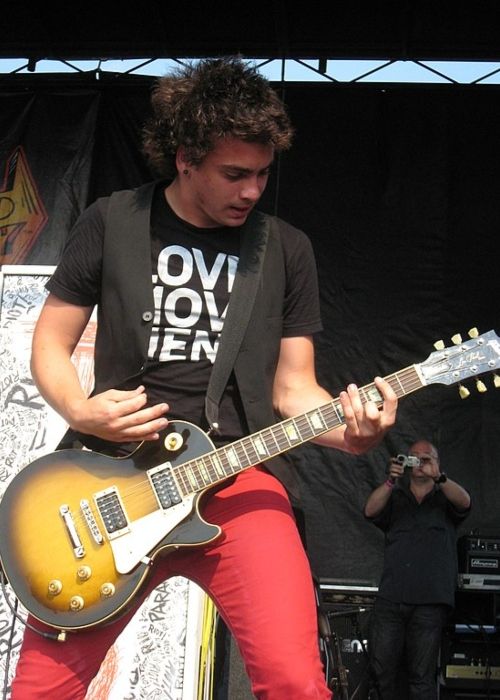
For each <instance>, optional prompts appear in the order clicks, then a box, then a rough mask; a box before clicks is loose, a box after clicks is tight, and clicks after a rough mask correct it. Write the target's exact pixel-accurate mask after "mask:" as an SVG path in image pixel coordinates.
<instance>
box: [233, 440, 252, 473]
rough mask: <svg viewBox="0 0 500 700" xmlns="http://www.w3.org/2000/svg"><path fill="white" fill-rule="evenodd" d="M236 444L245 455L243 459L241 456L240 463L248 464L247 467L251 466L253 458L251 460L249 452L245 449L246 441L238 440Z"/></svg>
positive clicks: (242, 464)
mask: <svg viewBox="0 0 500 700" xmlns="http://www.w3.org/2000/svg"><path fill="white" fill-rule="evenodd" d="M235 445H236V446H237V447H239V448H240V452H241V453H242V455H243V459H242V458H241V457H240V465H241V466H247V467H249V466H250V465H251V464H252V460H251V459H250V457H249V456H248V452H247V451H246V449H245V443H244V441H243V440H238V442H237V443H235Z"/></svg>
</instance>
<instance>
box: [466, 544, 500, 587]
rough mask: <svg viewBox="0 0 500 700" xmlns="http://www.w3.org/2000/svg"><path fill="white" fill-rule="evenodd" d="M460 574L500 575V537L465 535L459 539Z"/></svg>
mask: <svg viewBox="0 0 500 700" xmlns="http://www.w3.org/2000/svg"><path fill="white" fill-rule="evenodd" d="M458 571H459V573H460V574H482V575H484V576H488V577H490V576H500V538H499V537H487V536H482V535H474V536H473V535H464V536H462V537H460V538H459V540H458Z"/></svg>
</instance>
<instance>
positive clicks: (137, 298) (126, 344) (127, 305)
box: [94, 183, 298, 497]
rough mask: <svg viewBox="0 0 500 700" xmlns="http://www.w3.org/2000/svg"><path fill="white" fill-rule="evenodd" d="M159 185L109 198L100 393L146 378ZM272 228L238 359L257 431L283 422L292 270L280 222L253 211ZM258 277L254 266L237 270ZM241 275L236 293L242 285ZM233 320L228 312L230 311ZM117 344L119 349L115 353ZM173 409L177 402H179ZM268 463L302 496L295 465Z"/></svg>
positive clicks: (254, 221) (255, 221)
mask: <svg viewBox="0 0 500 700" xmlns="http://www.w3.org/2000/svg"><path fill="white" fill-rule="evenodd" d="M154 186H155V183H149V184H147V185H144V186H142V187H140V188H139V189H137V190H123V191H121V192H116V193H114V194H113V195H112V196H111V197H110V200H109V206H108V215H107V220H106V231H105V237H104V248H103V267H102V287H101V294H102V297H101V302H100V305H99V310H98V324H97V335H96V343H95V389H94V393H99V392H101V391H105V390H106V389H109V388H112V387H118V386H122V385H123V384H127V383H128V382H129V381H130V380H134V379H137V380H138V381H140V377H141V375H142V373H143V371H144V369H145V367H146V364H147V351H148V347H149V337H150V333H151V328H152V322H153V317H154V300H153V284H152V270H151V242H150V213H151V201H152V196H153V192H154ZM264 224H265V225H266V226H268V229H269V230H268V236H267V246H266V249H265V257H264V260H263V262H262V275H261V277H260V279H259V283H258V288H257V290H256V298H255V303H254V305H253V309H252V311H251V314H250V318H249V321H248V325H247V328H246V331H245V333H244V335H243V338H242V340H241V344H240V346H239V350H238V353H237V356H236V360H235V362H234V373H235V377H236V381H237V384H238V387H239V391H240V394H241V398H242V402H243V408H244V411H245V417H246V420H247V423H248V426H249V429H250V432H251V433H254V432H257V431H259V430H262V429H263V428H265V427H267V426H269V425H272V424H273V423H275V422H276V421H277V417H276V415H275V413H274V411H273V404H272V389H273V381H274V375H275V371H276V366H277V362H278V358H279V351H280V342H281V336H282V323H283V317H282V314H283V307H284V297H285V289H286V271H285V264H284V258H283V249H282V245H281V238H280V230H279V220H278V219H276V218H275V217H269V216H267V215H264V214H262V213H260V212H253V213H252V215H251V217H249V219H248V224H247V226H250V227H251V229H250V230H252V227H253V228H254V230H255V235H256V237H258V236H259V234H260V230H259V228H258V227H261V226H263V225H264ZM251 274H255V272H254V270H253V269H252V265H251V264H250V265H247V266H246V268H245V269H241V265H239V266H238V271H237V274H236V278H237V279H238V275H240V276H241V275H251ZM237 279H236V280H235V283H234V287H233V291H234V289H235V288H236V285H237V283H238V281H237ZM228 318H229V311H228ZM109 348H113V352H112V353H110V352H109ZM174 409H175V407H174ZM266 467H267V468H268V469H269V471H271V472H272V473H273V474H275V476H277V477H278V478H279V479H280V480H281V481H282V483H283V484H284V485H285V486H286V488H287V489H288V491H289V493H290V494H291V495H292V496H294V497H297V496H298V486H297V482H296V479H295V476H294V474H293V467H292V466H291V465H290V464H289V463H288V462H287V461H286V460H284V459H283V458H281V457H275V458H273V459H272V460H269V461H268V462H266Z"/></svg>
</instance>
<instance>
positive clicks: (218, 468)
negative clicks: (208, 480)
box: [209, 452, 226, 478]
mask: <svg viewBox="0 0 500 700" xmlns="http://www.w3.org/2000/svg"><path fill="white" fill-rule="evenodd" d="M209 457H210V460H211V461H212V464H213V465H214V470H215V474H216V476H218V477H220V478H222V477H224V476H226V472H225V471H224V469H223V467H222V464H221V462H220V459H219V454H218V453H217V452H212V453H211V454H210V455H209Z"/></svg>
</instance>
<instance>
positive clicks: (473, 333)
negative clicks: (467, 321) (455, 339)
mask: <svg viewBox="0 0 500 700" xmlns="http://www.w3.org/2000/svg"><path fill="white" fill-rule="evenodd" d="M478 335H479V331H478V330H477V328H471V329H470V331H469V338H477V336H478Z"/></svg>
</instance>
